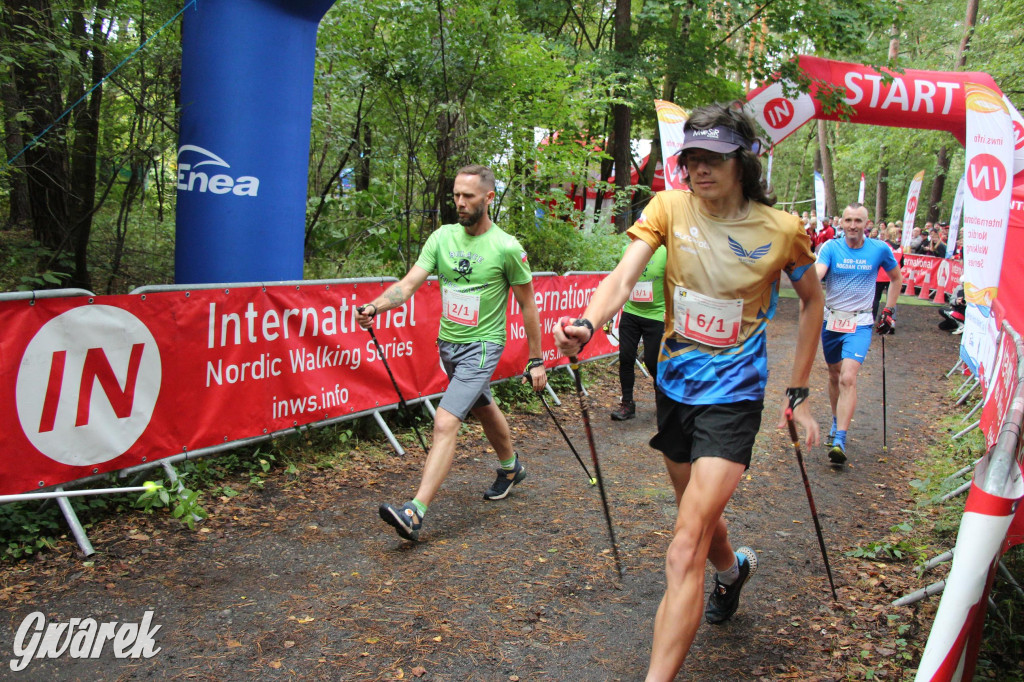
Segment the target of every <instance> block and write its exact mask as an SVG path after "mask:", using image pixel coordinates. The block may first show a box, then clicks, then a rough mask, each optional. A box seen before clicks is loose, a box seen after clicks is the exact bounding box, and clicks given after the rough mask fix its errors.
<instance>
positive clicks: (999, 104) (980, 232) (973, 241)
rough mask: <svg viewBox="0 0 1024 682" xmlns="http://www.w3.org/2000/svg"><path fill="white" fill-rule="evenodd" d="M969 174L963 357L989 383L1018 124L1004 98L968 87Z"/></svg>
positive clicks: (965, 228)
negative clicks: (995, 304)
mask: <svg viewBox="0 0 1024 682" xmlns="http://www.w3.org/2000/svg"><path fill="white" fill-rule="evenodd" d="M966 91H967V147H966V158H967V164H966V168H965V170H964V176H965V177H966V183H965V184H966V187H965V190H964V297H965V298H966V299H967V314H966V320H965V324H964V333H963V336H962V337H961V342H960V357H961V358H963V359H964V361H965V362H966V363H967V365H968V366H969V367H970V368H971V370H972V371H974V372H975V373H977V374H978V375H979V376H980V377H981V381H982V384H983V385H984V384H986V382H987V381H988V379H989V378H990V377H988V376H987V374H988V371H989V370H990V369H991V367H992V360H993V358H994V356H995V352H996V338H997V336H998V329H997V328H996V320H995V316H994V315H993V314H992V303H993V301H995V299H996V295H997V294H998V292H999V275H1000V271H1001V269H1002V265H1003V248H1004V246H1005V243H1006V230H1007V225H1008V223H1009V215H1010V195H1011V193H1012V191H1013V182H1012V179H1013V175H1012V169H1013V159H1014V126H1013V120H1012V119H1011V117H1010V111H1009V109H1008V108H1007V107H1006V104H1005V103H1004V102H1003V97H1002V96H1001V95H1000V94H999V93H998V92H996V91H994V90H992V89H991V88H988V87H985V86H983V85H978V84H977V83H967V84H966Z"/></svg>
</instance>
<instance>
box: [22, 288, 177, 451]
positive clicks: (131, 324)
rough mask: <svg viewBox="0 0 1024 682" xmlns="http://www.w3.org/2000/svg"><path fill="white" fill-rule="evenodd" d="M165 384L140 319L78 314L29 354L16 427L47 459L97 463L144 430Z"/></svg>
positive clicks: (35, 342) (46, 330)
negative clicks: (18, 427) (18, 423)
mask: <svg viewBox="0 0 1024 682" xmlns="http://www.w3.org/2000/svg"><path fill="white" fill-rule="evenodd" d="M160 381H161V365H160V352H159V349H158V348H157V345H156V340H155V339H154V338H153V335H152V334H151V333H150V331H149V329H147V328H146V325H144V324H143V323H142V322H141V321H140V320H139V319H138V318H137V317H135V316H134V315H132V314H131V313H129V312H128V311H126V310H122V309H121V308H115V307H113V306H106V305H93V306H82V307H80V308H74V309H72V310H69V311H67V312H65V313H62V314H61V315H58V316H57V317H55V318H53V319H52V320H50V321H49V322H47V323H46V324H44V325H43V326H42V327H40V329H39V331H38V332H36V335H35V336H34V337H33V338H32V341H30V342H29V344H28V347H27V348H26V349H25V354H24V356H22V359H21V366H20V367H19V368H18V380H17V387H16V394H15V395H16V404H17V409H18V420H19V422H20V423H21V428H22V431H24V432H25V435H26V436H27V437H28V439H29V441H30V442H31V443H32V445H33V446H35V448H36V449H37V450H39V451H40V452H41V453H43V454H44V455H46V456H47V457H49V458H50V459H53V460H56V461H58V462H61V463H62V464H67V465H69V466H90V465H94V464H100V463H102V462H107V461H110V460H112V459H114V458H115V457H119V456H120V455H122V454H124V453H125V452H126V451H127V450H128V448H130V447H131V446H132V445H134V444H135V441H137V440H138V439H139V436H141V435H142V432H143V431H145V430H146V427H147V426H148V425H149V421H150V419H151V418H152V416H153V408H154V407H155V406H156V399H157V396H158V395H159V393H160Z"/></svg>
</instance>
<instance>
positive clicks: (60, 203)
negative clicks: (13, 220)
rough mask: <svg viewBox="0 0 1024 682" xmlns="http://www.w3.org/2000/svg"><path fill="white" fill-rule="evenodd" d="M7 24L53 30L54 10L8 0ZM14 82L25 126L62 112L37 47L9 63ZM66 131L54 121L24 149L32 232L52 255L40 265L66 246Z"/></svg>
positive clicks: (55, 82) (55, 79)
mask: <svg viewBox="0 0 1024 682" xmlns="http://www.w3.org/2000/svg"><path fill="white" fill-rule="evenodd" d="M8 7H9V8H10V18H11V25H12V27H14V29H15V30H16V31H17V32H20V33H23V34H25V33H27V34H30V35H38V36H44V37H45V36H52V35H53V34H54V31H53V15H52V14H51V12H50V3H49V2H45V0H14V1H12V2H8ZM11 72H12V75H13V77H14V86H15V88H16V89H17V91H18V93H19V95H20V99H21V102H22V105H23V107H24V108H23V110H22V113H23V116H24V118H23V120H24V124H23V126H24V127H23V129H24V130H27V131H39V132H42V131H44V130H46V129H47V128H48V127H49V126H51V125H52V124H53V122H54V121H56V120H57V118H58V117H59V116H60V114H61V110H62V106H63V105H62V100H61V86H60V80H59V76H58V73H59V71H58V69H57V68H56V67H55V65H53V64H51V63H50V62H49V61H48V60H47V59H46V57H45V56H44V55H43V53H41V52H27V53H25V54H24V55H23V56H22V58H21V59H19V60H18V61H17V62H15V64H14V65H13V67H12V68H11ZM67 158H68V155H67V146H66V135H65V134H64V132H63V129H62V128H59V127H54V128H53V129H51V130H50V131H49V132H48V133H47V134H46V135H44V136H43V137H41V138H40V139H39V140H37V141H36V143H35V144H34V145H33V146H32V147H31V148H29V149H28V150H26V151H25V153H24V154H22V156H21V159H19V161H20V160H22V159H23V160H24V168H25V184H26V187H27V188H28V199H29V212H30V215H31V223H32V235H33V237H35V239H36V240H38V241H39V243H40V244H42V245H43V247H45V248H46V249H47V250H48V251H49V253H50V255H49V256H46V257H44V258H43V259H42V260H41V262H40V264H39V268H40V269H41V270H48V269H51V267H52V266H54V264H55V261H57V260H59V259H60V256H61V255H62V253H63V252H64V250H65V249H67V247H68V246H69V244H68V237H69V235H68V234H67V228H68V218H69V216H70V215H71V207H70V205H69V204H70V201H71V191H70V183H69V170H68V164H67Z"/></svg>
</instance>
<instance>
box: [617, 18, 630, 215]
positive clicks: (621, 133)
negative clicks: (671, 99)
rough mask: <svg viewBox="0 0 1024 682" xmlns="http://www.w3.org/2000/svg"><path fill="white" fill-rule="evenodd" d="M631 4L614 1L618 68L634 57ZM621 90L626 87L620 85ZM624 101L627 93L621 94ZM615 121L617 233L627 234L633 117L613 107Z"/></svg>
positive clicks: (620, 107) (619, 106)
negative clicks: (625, 199)
mask: <svg viewBox="0 0 1024 682" xmlns="http://www.w3.org/2000/svg"><path fill="white" fill-rule="evenodd" d="M632 11H633V10H632V7H631V0H616V1H615V54H616V56H617V57H618V58H619V64H620V65H624V64H627V63H628V62H629V60H630V58H631V56H632V53H633V37H632V34H631V31H632V27H631V19H632V16H631V14H632ZM619 85H620V87H624V86H625V85H626V83H625V82H620V84H619ZM619 94H620V95H621V96H622V97H625V92H620V93H619ZM612 119H613V121H614V126H613V127H614V131H615V132H614V135H613V139H614V157H615V197H616V199H617V200H618V201H617V202H616V209H615V231H616V232H625V231H626V230H627V229H629V226H630V224H631V223H632V220H631V217H632V201H623V200H622V199H624V198H627V199H628V197H629V186H630V184H631V183H630V177H631V176H632V170H633V167H632V166H633V154H632V150H631V149H630V134H631V132H632V130H631V129H632V125H633V114H632V112H631V111H630V109H629V105H628V104H615V105H612Z"/></svg>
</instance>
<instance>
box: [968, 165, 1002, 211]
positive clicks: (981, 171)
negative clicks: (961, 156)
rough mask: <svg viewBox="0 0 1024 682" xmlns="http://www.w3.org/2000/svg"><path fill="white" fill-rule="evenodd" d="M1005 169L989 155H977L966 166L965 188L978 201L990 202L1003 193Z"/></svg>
mask: <svg viewBox="0 0 1024 682" xmlns="http://www.w3.org/2000/svg"><path fill="white" fill-rule="evenodd" d="M1007 179H1008V178H1007V173H1006V168H1005V167H1004V166H1003V164H1002V162H1001V161H1000V160H999V159H997V158H996V157H994V156H992V155H991V154H978V155H977V156H975V157H974V158H972V159H971V162H970V163H969V164H967V186H968V187H969V188H970V190H971V195H972V196H973V197H974V198H975V199H977V200H978V201H991V200H992V199H995V198H996V197H997V196H999V195H1000V194H1002V193H1003V190H1004V189H1006V181H1007Z"/></svg>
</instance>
